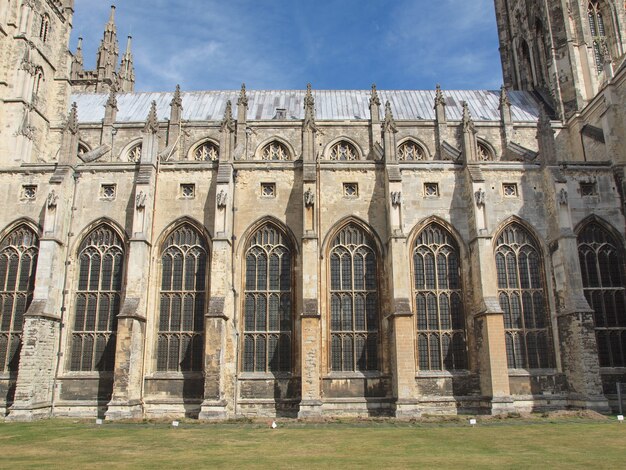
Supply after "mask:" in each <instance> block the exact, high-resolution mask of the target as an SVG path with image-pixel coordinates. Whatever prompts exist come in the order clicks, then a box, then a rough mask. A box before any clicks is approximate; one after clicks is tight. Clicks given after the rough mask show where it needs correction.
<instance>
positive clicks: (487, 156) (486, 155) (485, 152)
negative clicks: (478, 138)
mask: <svg viewBox="0 0 626 470" xmlns="http://www.w3.org/2000/svg"><path fill="white" fill-rule="evenodd" d="M476 149H477V151H478V161H481V162H492V161H494V160H495V158H494V156H493V152H492V151H491V149H490V148H489V147H488V146H487V145H486V144H484V143H482V142H478V144H477V146H476Z"/></svg>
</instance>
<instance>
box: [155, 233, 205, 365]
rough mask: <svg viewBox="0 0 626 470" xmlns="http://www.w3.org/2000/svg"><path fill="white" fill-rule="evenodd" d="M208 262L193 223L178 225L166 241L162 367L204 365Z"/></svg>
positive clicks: (159, 343) (159, 351)
mask: <svg viewBox="0 0 626 470" xmlns="http://www.w3.org/2000/svg"><path fill="white" fill-rule="evenodd" d="M207 263H208V248H207V244H206V241H205V239H204V237H203V236H202V234H201V233H200V232H199V231H198V230H197V229H196V228H195V227H193V226H192V225H190V224H187V223H185V224H183V225H181V226H180V227H178V228H177V229H176V230H175V231H174V232H173V233H172V234H171V235H170V236H169V237H167V239H166V240H165V243H164V244H163V247H162V254H161V293H160V307H159V331H158V334H157V370H158V371H163V372H180V371H182V372H184V371H200V370H202V369H203V360H202V354H203V351H204V314H205V304H206V292H207Z"/></svg>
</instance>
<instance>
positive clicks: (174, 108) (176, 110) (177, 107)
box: [170, 85, 183, 124]
mask: <svg viewBox="0 0 626 470" xmlns="http://www.w3.org/2000/svg"><path fill="white" fill-rule="evenodd" d="M170 108H171V110H170V124H178V123H180V121H181V118H182V115H183V99H182V97H181V96H180V85H176V90H175V91H174V96H173V97H172V101H170Z"/></svg>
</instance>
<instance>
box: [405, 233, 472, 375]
mask: <svg viewBox="0 0 626 470" xmlns="http://www.w3.org/2000/svg"><path fill="white" fill-rule="evenodd" d="M413 295H414V299H415V311H416V316H417V332H418V333H417V348H418V351H417V356H418V365H419V369H420V370H458V369H467V352H466V339H465V316H464V314H463V295H462V289H461V274H460V254H459V249H458V246H457V244H456V242H455V241H454V239H453V238H452V235H450V233H449V232H448V231H447V230H446V229H444V228H443V227H442V226H440V225H439V224H436V223H431V224H430V225H428V226H427V227H426V228H425V229H424V230H422V232H421V233H420V234H419V236H418V237H417V239H416V241H415V248H414V250H413Z"/></svg>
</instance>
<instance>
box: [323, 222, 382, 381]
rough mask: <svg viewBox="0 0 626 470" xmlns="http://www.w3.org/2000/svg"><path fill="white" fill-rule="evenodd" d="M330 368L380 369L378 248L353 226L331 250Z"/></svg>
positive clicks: (340, 235)
mask: <svg viewBox="0 0 626 470" xmlns="http://www.w3.org/2000/svg"><path fill="white" fill-rule="evenodd" d="M329 258H330V310H331V311H330V335H331V354H330V355H331V357H330V365H331V369H332V370H333V371H368V370H376V369H377V368H378V336H379V335H378V330H379V314H378V275H377V256H376V248H375V245H374V242H373V240H372V239H371V237H370V236H369V235H368V234H367V233H366V232H365V231H364V230H363V229H361V228H360V227H359V226H357V225H355V224H349V225H348V226H346V227H345V228H343V229H342V230H341V231H340V232H339V233H338V234H337V235H336V236H335V238H334V240H333V242H332V245H331V250H330V256H329Z"/></svg>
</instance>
